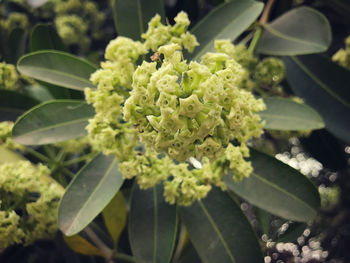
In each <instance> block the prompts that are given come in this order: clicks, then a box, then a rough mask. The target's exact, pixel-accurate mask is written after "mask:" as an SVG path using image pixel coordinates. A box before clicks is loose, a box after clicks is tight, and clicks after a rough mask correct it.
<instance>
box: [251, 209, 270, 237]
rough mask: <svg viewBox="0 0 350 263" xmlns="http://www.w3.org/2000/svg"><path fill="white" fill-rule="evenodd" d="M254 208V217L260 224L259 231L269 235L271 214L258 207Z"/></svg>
mask: <svg viewBox="0 0 350 263" xmlns="http://www.w3.org/2000/svg"><path fill="white" fill-rule="evenodd" d="M254 210H255V216H256V219H257V220H258V222H259V225H260V229H261V232H262V233H263V234H266V235H268V236H269V233H270V229H271V225H270V224H271V217H272V216H271V214H270V213H268V212H266V211H265V210H263V209H260V208H258V207H255V209H254Z"/></svg>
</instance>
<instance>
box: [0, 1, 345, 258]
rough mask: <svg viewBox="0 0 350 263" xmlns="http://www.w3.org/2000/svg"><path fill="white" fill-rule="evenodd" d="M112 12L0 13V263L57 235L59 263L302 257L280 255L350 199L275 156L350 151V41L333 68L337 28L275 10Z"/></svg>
mask: <svg viewBox="0 0 350 263" xmlns="http://www.w3.org/2000/svg"><path fill="white" fill-rule="evenodd" d="M102 2H103V1H85V0H84V1H83V0H68V1H61V0H48V1H38V2H36V1H24V0H23V1H21V0H8V1H2V2H0V28H1V29H2V30H1V43H0V59H1V60H2V62H1V63H0V117H1V120H4V122H0V147H1V148H0V157H1V159H2V160H6V162H4V163H3V162H2V161H1V160H0V180H1V182H0V221H1V223H0V248H1V249H5V248H7V250H5V253H4V254H5V255H6V251H11V249H12V247H11V246H12V245H13V244H15V243H17V244H20V243H24V245H25V246H27V245H29V244H32V243H33V242H34V241H36V240H37V239H42V238H46V239H47V238H51V239H53V235H54V234H55V233H56V231H57V227H59V229H60V231H61V233H62V234H63V235H64V238H63V239H62V238H60V237H59V236H58V237H56V238H55V240H56V242H60V244H63V246H67V245H68V246H69V247H70V248H71V249H72V250H73V251H74V252H72V251H71V250H67V251H70V252H69V253H71V254H69V255H70V256H66V258H70V261H65V262H85V261H79V260H83V259H82V258H81V257H80V256H78V255H77V254H76V253H78V254H82V255H84V256H85V257H87V258H90V259H92V258H94V257H97V258H98V257H102V258H104V259H105V260H106V261H108V262H114V260H117V261H118V262H119V261H124V262H178V263H179V262H197V261H198V262H208V263H209V262H235V263H240V262H254V263H255V262H263V254H266V255H267V256H269V255H272V254H273V253H276V251H277V252H278V253H281V254H283V253H289V252H288V249H289V248H291V247H292V248H293V250H295V251H296V250H297V248H295V247H293V246H289V247H288V246H287V245H286V246H284V245H279V244H277V245H275V243H274V242H293V241H295V240H296V239H297V238H298V237H300V236H301V235H305V231H304V229H305V228H306V227H309V228H312V227H313V226H316V225H317V224H318V223H319V222H320V221H322V219H320V218H322V217H321V216H320V214H321V213H322V211H332V209H335V208H336V207H337V203H338V200H339V198H340V197H341V194H339V191H340V192H341V191H342V190H339V189H338V188H337V187H334V188H325V187H323V188H322V187H320V190H319V191H318V190H317V188H316V187H315V185H314V183H313V182H312V181H311V180H310V178H307V177H306V176H305V175H304V174H303V173H302V172H300V171H298V170H297V169H295V168H292V167H290V166H289V165H287V164H284V163H283V162H282V161H281V160H280V159H281V158H276V157H278V156H279V155H278V153H280V152H283V151H284V148H285V146H286V145H290V142H292V140H289V139H290V138H291V137H299V138H300V140H301V141H303V140H308V139H306V137H308V136H310V138H311V137H312V136H314V134H317V133H318V132H325V130H324V129H326V130H327V131H328V132H330V133H332V134H333V135H334V136H336V139H335V140H337V141H338V142H340V143H341V145H342V147H343V149H344V147H345V145H346V143H349V142H350V139H349V132H348V131H349V123H350V120H349V116H350V114H349V105H350V104H349V98H350V97H349V92H348V89H347V87H346V85H347V83H349V76H350V75H349V74H348V73H349V72H348V69H349V63H348V62H349V56H348V55H349V54H348V53H349V52H348V51H349V45H348V44H349V43H348V42H349V41H348V40H349V37H348V39H347V40H346V46H345V48H344V49H340V50H339V51H338V52H336V53H335V54H334V56H333V58H332V59H330V58H329V56H328V57H327V56H324V55H319V54H315V53H320V52H324V51H327V49H328V48H329V47H330V44H331V40H332V32H331V27H330V24H329V22H328V20H327V18H326V17H325V16H324V15H323V14H322V13H321V12H319V11H317V10H316V9H314V8H311V7H308V6H298V7H296V8H292V6H291V5H290V6H288V7H287V8H285V11H286V12H284V13H283V14H281V13H278V12H277V11H276V12H277V14H278V15H277V16H276V15H275V16H274V14H273V13H271V12H272V11H273V10H277V7H280V5H281V3H278V4H277V3H274V2H275V1H273V0H269V1H266V5H264V3H263V2H262V1H253V0H244V1H243V0H232V1H226V2H225V3H222V4H219V5H218V6H216V7H215V8H214V9H213V10H212V11H211V12H209V13H208V14H207V15H206V16H205V17H204V18H202V19H201V20H200V21H197V23H195V25H194V26H193V27H192V29H191V26H192V25H190V20H189V17H188V15H187V13H185V12H184V11H181V12H179V13H178V14H177V15H176V16H175V17H174V21H172V20H171V21H170V22H169V20H168V19H167V18H166V17H165V15H164V14H167V13H169V12H165V9H164V7H165V5H164V2H163V1H160V0H152V1H149V2H150V3H148V4H147V5H145V4H144V3H142V2H140V1H137V0H130V1H119V0H113V1H112V0H111V1H107V2H106V3H105V2H103V3H102ZM204 2H205V1H204ZM286 2H287V1H286ZM288 2H292V1H288ZM274 4H275V6H277V7H276V9H273V8H274V7H275V6H274ZM297 5H300V4H297ZM166 7H167V10H168V9H169V7H168V6H166ZM13 10H15V11H13ZM168 11H169V10H168ZM109 16H110V17H112V16H113V19H114V26H115V28H116V31H117V33H118V36H117V37H116V38H114V39H111V35H112V34H111V32H112V31H113V30H109V28H110V24H111V23H110V22H111V21H110V20H109ZM259 16H260V18H259V19H258V20H257V18H258V17H259ZM270 16H274V17H275V19H274V20H273V21H272V22H269V17H270ZM47 22H50V23H47ZM301 28H303V30H300V29H301ZM108 41H109V43H107V42H108ZM101 43H102V44H101ZM103 50H105V51H104V59H103V58H102V56H101V53H102V52H103ZM29 51H30V52H29ZM271 55H272V56H271ZM328 55H329V54H328ZM276 56H282V57H276ZM332 60H333V61H332ZM336 63H337V64H339V65H337V64H336ZM15 64H16V65H15ZM95 64H99V65H100V67H97V66H95ZM297 96H298V97H297ZM13 121H15V122H14V123H13ZM320 129H323V130H321V131H317V130H320ZM303 138H304V139H303ZM297 141H298V140H297ZM298 142H299V141H298ZM299 148H300V147H299ZM292 149H293V148H292ZM343 149H342V150H343ZM276 154H277V155H276ZM326 166H327V164H326ZM344 167H345V166H342V167H341V169H344ZM49 175H50V177H49ZM63 187H64V188H65V191H64V194H63ZM325 189H326V190H325ZM59 200H60V204H59V207H58V202H59ZM247 202H249V209H248V210H247V209H244V207H245V206H247ZM320 211H321V212H320ZM1 218H2V219H1ZM252 218H255V219H254V220H255V222H258V225H259V226H258V227H257V223H255V224H252V222H254V220H252ZM274 218H275V220H277V221H278V220H279V222H284V224H283V225H282V226H281V229H282V230H276V229H273V227H271V224H270V222H274V221H273V220H274ZM276 218H277V219H276ZM56 220H58V226H57V225H56V223H55V222H56ZM285 225H287V226H286V227H283V226H285ZM288 226H289V228H288ZM126 229H127V230H126ZM308 231H310V230H308ZM257 234H258V235H260V234H264V235H263V241H264V242H267V243H266V244H265V243H263V242H259V239H258V238H257ZM307 236H308V235H307ZM57 240H60V241H57ZM310 242H311V241H310ZM280 244H282V243H280ZM310 244H311V243H310ZM34 246H35V245H34ZM310 246H311V245H310ZM286 251H287V252H286ZM67 253H68V252H67ZM295 253H296V252H295ZM298 253H299V252H298ZM67 255H68V254H67ZM72 255H74V257H73V256H72ZM322 255H323V254H322ZM297 256H299V254H298V255H296V257H297ZM301 257H303V258H304V259H305V260H306V257H304V255H301ZM79 258H80V259H79ZM308 260H309V259H308ZM310 260H311V259H310ZM321 260H322V261H321ZM324 260H325V257H323V256H322V257H320V262H323V261H324ZM305 262H307V261H305ZM310 262H311V261H310Z"/></svg>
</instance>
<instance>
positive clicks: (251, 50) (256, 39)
mask: <svg viewBox="0 0 350 263" xmlns="http://www.w3.org/2000/svg"><path fill="white" fill-rule="evenodd" d="M262 31H263V30H262V27H261V26H259V27H258V28H257V29H256V30H255V33H254V37H253V40H252V42H250V46H249V48H248V51H249V53H250V54H253V53H254V51H255V48H256V46H257V45H258V43H259V40H260V37H261V35H262Z"/></svg>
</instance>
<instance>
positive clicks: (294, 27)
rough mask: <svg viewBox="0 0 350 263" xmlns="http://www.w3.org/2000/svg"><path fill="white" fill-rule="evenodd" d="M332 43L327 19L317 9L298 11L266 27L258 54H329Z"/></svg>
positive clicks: (300, 9) (258, 47)
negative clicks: (325, 52) (326, 52)
mask: <svg viewBox="0 0 350 263" xmlns="http://www.w3.org/2000/svg"><path fill="white" fill-rule="evenodd" d="M331 41H332V32H331V27H330V25H329V22H328V20H327V18H326V17H325V16H324V15H323V14H321V13H320V12H318V11H317V10H315V9H312V8H309V7H305V6H303V7H299V8H295V9H292V10H291V11H289V12H287V13H285V14H283V15H282V16H280V17H278V18H277V19H276V20H274V21H273V22H271V23H269V24H266V25H265V26H264V31H263V34H262V36H261V38H260V40H259V43H258V46H257V49H256V51H257V52H259V53H263V54H267V55H276V56H293V55H302V54H310V53H319V52H323V51H326V50H327V49H328V47H329V46H330V44H331Z"/></svg>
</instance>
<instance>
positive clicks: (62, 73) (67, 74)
mask: <svg viewBox="0 0 350 263" xmlns="http://www.w3.org/2000/svg"><path fill="white" fill-rule="evenodd" d="M21 67H22V70H21ZM23 68H27V69H28V70H31V71H32V70H33V69H34V71H35V72H37V69H40V70H41V71H43V72H50V73H53V74H55V75H58V76H66V77H69V78H72V79H75V80H78V81H81V82H84V83H87V84H88V85H89V86H93V85H92V84H91V82H90V81H89V80H87V79H86V78H83V77H78V76H76V75H71V74H69V73H67V72H64V71H57V70H53V69H48V68H42V67H35V66H28V65H22V66H19V67H18V69H19V71H25V69H23ZM24 74H26V72H24ZM42 79H43V78H42ZM70 87H71V85H70ZM72 87H76V86H75V85H74V86H72ZM93 87H95V86H93Z"/></svg>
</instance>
